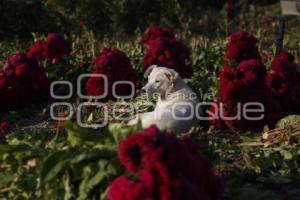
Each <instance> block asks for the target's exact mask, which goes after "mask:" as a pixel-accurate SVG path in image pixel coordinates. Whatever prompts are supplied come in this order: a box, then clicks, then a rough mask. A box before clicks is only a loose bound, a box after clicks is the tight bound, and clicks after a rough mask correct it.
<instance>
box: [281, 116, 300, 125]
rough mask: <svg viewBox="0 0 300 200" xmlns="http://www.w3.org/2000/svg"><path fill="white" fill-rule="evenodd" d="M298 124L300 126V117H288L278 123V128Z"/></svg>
mask: <svg viewBox="0 0 300 200" xmlns="http://www.w3.org/2000/svg"><path fill="white" fill-rule="evenodd" d="M294 124H298V125H299V126H300V115H288V116H286V117H284V118H282V119H281V120H279V121H278V122H277V123H276V127H277V128H285V127H286V126H287V125H294Z"/></svg>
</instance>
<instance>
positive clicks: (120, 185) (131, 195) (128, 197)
mask: <svg viewBox="0 0 300 200" xmlns="http://www.w3.org/2000/svg"><path fill="white" fill-rule="evenodd" d="M108 199H109V200H133V199H137V200H154V198H153V197H151V189H150V188H148V187H147V186H146V185H145V184H144V183H143V182H140V181H134V180H130V179H129V178H127V177H125V176H120V177H118V178H116V179H115V180H114V181H113V183H112V184H111V186H110V187H109V192H108Z"/></svg>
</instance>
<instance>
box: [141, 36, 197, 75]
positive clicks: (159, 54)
mask: <svg viewBox="0 0 300 200" xmlns="http://www.w3.org/2000/svg"><path fill="white" fill-rule="evenodd" d="M189 57H190V50H189V48H188V47H187V46H185V45H184V44H183V43H182V42H180V41H177V40H175V39H168V38H162V37H159V38H157V39H155V40H152V41H151V42H149V43H148V50H147V53H146V55H145V57H144V66H145V69H147V68H148V67H149V66H151V65H153V64H156V65H159V66H164V67H169V68H172V69H174V70H176V71H177V72H178V73H179V74H180V76H181V77H182V78H190V77H191V76H192V75H193V68H192V67H191V66H188V65H187V64H186V61H187V59H188V58H189Z"/></svg>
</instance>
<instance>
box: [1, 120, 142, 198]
mask: <svg viewBox="0 0 300 200" xmlns="http://www.w3.org/2000/svg"><path fill="white" fill-rule="evenodd" d="M63 127H64V130H65V131H64V132H62V133H56V134H55V133H54V132H53V131H52V132H51V131H50V132H47V131H40V132H36V133H29V132H26V131H25V132H22V131H21V132H19V133H15V134H12V135H10V136H9V137H8V138H7V140H6V143H5V144H0V153H1V157H0V167H1V169H2V170H1V172H0V177H6V178H5V179H0V180H1V181H0V190H1V191H2V192H1V194H0V198H7V199H20V198H22V199H74V198H75V199H93V198H96V197H97V198H98V197H100V198H101V199H105V190H106V189H107V187H108V185H109V184H110V182H111V181H112V180H113V179H114V178H115V177H116V176H118V175H120V174H122V173H123V168H122V166H121V164H120V163H119V161H118V158H117V147H118V144H119V142H120V141H121V140H122V139H124V138H125V137H127V136H128V135H130V134H132V133H133V132H135V131H138V130H140V129H141V127H140V125H139V124H138V125H136V126H127V125H122V124H110V125H109V127H108V128H105V129H102V130H91V129H84V128H80V127H78V126H77V125H75V124H73V123H71V122H65V123H64V124H63ZM37 141H39V142H40V141H42V142H41V143H36V142H37ZM45 143H46V144H47V145H45Z"/></svg>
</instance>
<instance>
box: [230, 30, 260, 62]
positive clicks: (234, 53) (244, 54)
mask: <svg viewBox="0 0 300 200" xmlns="http://www.w3.org/2000/svg"><path fill="white" fill-rule="evenodd" d="M257 43H258V40H257V39H256V38H255V37H254V36H253V34H252V33H246V32H236V33H232V34H231V36H230V40H229V42H228V44H227V50H226V53H225V62H226V63H227V64H228V65H229V64H230V63H231V61H235V62H236V63H237V64H238V63H239V62H241V61H245V60H250V59H256V60H261V57H260V54H259V52H258V48H257Z"/></svg>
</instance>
